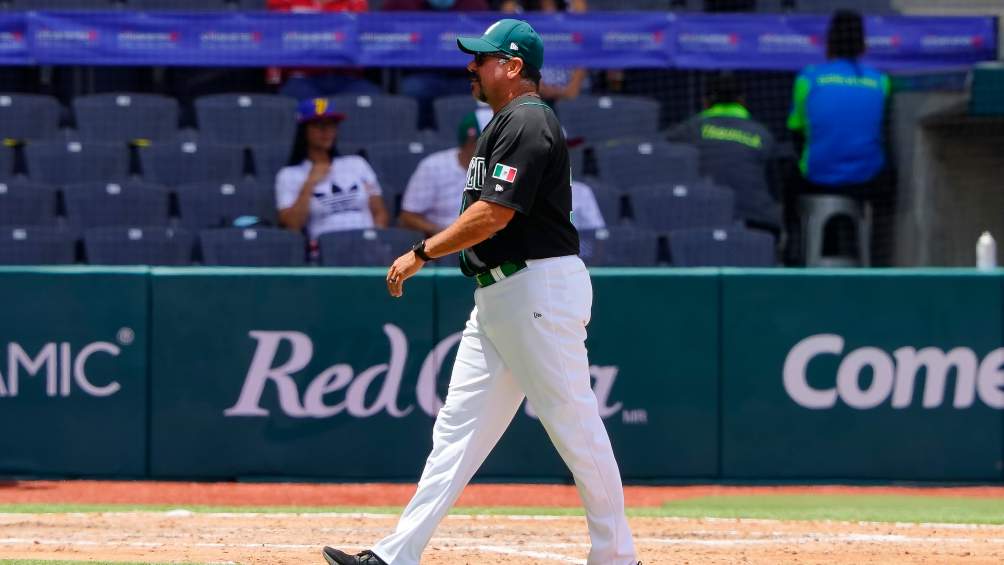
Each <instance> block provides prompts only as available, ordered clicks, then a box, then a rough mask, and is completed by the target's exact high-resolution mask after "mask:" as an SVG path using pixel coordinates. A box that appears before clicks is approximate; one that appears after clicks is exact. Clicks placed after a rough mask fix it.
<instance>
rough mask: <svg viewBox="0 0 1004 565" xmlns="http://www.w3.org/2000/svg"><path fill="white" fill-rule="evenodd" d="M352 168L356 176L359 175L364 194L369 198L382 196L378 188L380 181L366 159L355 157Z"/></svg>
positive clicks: (381, 191)
mask: <svg viewBox="0 0 1004 565" xmlns="http://www.w3.org/2000/svg"><path fill="white" fill-rule="evenodd" d="M352 166H353V167H355V169H356V174H357V175H359V179H360V180H362V182H363V186H365V187H366V194H368V195H370V196H380V195H381V194H383V190H382V189H381V188H380V181H378V180H377V176H376V172H374V171H373V167H371V166H370V164H369V162H368V161H366V159H363V158H362V157H355V158H354V159H353V162H352Z"/></svg>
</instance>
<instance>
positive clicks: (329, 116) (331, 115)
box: [300, 112, 346, 124]
mask: <svg viewBox="0 0 1004 565" xmlns="http://www.w3.org/2000/svg"><path fill="white" fill-rule="evenodd" d="M345 117H346V116H345V114H343V113H341V112H327V113H325V114H321V115H320V116H307V117H306V118H301V119H300V123H301V124H306V123H309V122H317V121H320V120H334V121H335V122H336V123H338V122H341V121H343V120H344V119H345Z"/></svg>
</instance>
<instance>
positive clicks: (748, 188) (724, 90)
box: [667, 72, 781, 235]
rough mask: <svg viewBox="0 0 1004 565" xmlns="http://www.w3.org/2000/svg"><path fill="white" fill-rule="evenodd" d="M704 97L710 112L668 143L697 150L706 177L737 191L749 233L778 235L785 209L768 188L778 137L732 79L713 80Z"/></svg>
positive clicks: (731, 76)
mask: <svg viewBox="0 0 1004 565" xmlns="http://www.w3.org/2000/svg"><path fill="white" fill-rule="evenodd" d="M705 92H706V94H705V97H704V107H705V110H704V111H703V112H701V113H700V114H697V115H696V116H694V117H692V118H690V119H689V120H687V121H685V122H683V123H682V124H680V125H678V126H677V127H675V128H673V129H672V130H670V131H669V134H668V135H667V137H668V139H669V140H670V141H678V142H682V143H689V144H692V145H694V146H696V147H697V148H698V150H699V151H700V170H701V174H702V175H703V176H706V177H709V178H711V180H712V181H713V182H714V183H715V184H718V185H722V186H727V187H729V188H731V189H732V190H733V191H735V194H736V215H737V216H738V217H739V218H741V219H742V220H743V221H744V222H745V223H746V224H747V225H748V226H749V227H753V228H759V229H765V230H768V231H770V232H772V233H774V234H775V235H779V234H780V232H781V204H780V201H779V198H777V197H776V196H775V195H774V194H772V191H771V190H770V188H769V184H768V173H767V171H768V165H769V163H770V160H771V159H772V157H773V156H774V151H775V142H774V136H773V135H771V133H770V130H769V129H768V128H767V126H765V125H763V124H761V123H760V122H758V121H756V120H754V119H753V118H752V116H751V115H750V112H749V110H747V109H746V105H745V95H744V94H743V90H742V86H741V84H740V83H739V80H738V78H737V77H736V76H735V75H734V74H733V73H731V72H724V73H719V74H716V75H712V76H711V77H710V78H709V79H708V81H707V83H706V88H705Z"/></svg>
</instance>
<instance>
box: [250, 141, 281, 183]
mask: <svg viewBox="0 0 1004 565" xmlns="http://www.w3.org/2000/svg"><path fill="white" fill-rule="evenodd" d="M290 150H291V148H290V146H289V145H287V144H285V143H256V144H254V145H251V158H252V159H253V160H254V171H255V175H254V176H255V178H256V179H258V182H259V183H260V184H262V185H265V184H268V185H270V186H275V176H276V175H277V174H278V173H279V170H280V169H282V168H283V167H285V166H286V164H287V163H289V157H290Z"/></svg>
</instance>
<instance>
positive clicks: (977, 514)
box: [0, 495, 1004, 565]
mask: <svg viewBox="0 0 1004 565" xmlns="http://www.w3.org/2000/svg"><path fill="white" fill-rule="evenodd" d="M176 509H184V510H188V511H191V512H197V513H210V512H227V513H258V514H273V513H293V514H314V513H322V512H325V513H340V514H349V513H368V514H388V515H394V514H398V513H400V512H401V508H400V507H396V506H354V507H350V506H328V507H322V506H205V505H185V504H155V505H140V504H0V513H32V514H62V513H70V512H81V513H95V512H164V511H168V510H176ZM627 513H628V516H633V517H652V518H663V517H681V518H760V519H774V520H839V521H848V522H857V521H868V522H943V523H958V524H1004V499H993V498H974V497H942V496H908V495H753V496H707V497H698V498H689V499H684V500H675V501H671V502H667V503H666V504H664V505H663V506H661V507H635V508H628V510H627ZM451 514H458V515H476V516H482V515H485V516H487V515H495V516H498V515H520V516H582V515H583V511H582V509H581V508H555V507H509V506H498V507H461V508H454V509H452V510H451ZM0 565H3V563H2V562H0Z"/></svg>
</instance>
